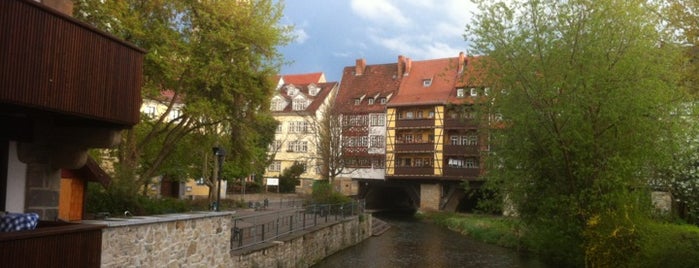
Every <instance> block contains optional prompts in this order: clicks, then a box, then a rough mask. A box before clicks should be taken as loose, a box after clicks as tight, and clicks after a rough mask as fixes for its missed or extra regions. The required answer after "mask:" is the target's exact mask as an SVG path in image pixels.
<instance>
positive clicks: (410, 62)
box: [403, 57, 413, 76]
mask: <svg viewBox="0 0 699 268" xmlns="http://www.w3.org/2000/svg"><path fill="white" fill-rule="evenodd" d="M412 67H413V60H412V59H410V58H408V57H406V58H405V72H403V76H408V74H410V69H411V68H412Z"/></svg>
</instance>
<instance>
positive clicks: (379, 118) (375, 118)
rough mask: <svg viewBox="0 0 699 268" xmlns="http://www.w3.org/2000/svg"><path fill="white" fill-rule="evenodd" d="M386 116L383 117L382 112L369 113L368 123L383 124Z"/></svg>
mask: <svg viewBox="0 0 699 268" xmlns="http://www.w3.org/2000/svg"><path fill="white" fill-rule="evenodd" d="M385 121H386V118H385V117H384V114H370V115H369V123H370V124H371V125H372V126H383V125H384V124H385V123H386V122H385Z"/></svg>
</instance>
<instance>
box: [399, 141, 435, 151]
mask: <svg viewBox="0 0 699 268" xmlns="http://www.w3.org/2000/svg"><path fill="white" fill-rule="evenodd" d="M395 150H396V152H434V143H432V142H426V143H396V149H395Z"/></svg>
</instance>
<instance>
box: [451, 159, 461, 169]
mask: <svg viewBox="0 0 699 268" xmlns="http://www.w3.org/2000/svg"><path fill="white" fill-rule="evenodd" d="M449 167H452V168H462V167H464V160H463V159H454V158H449Z"/></svg>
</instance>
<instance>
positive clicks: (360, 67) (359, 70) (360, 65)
mask: <svg viewBox="0 0 699 268" xmlns="http://www.w3.org/2000/svg"><path fill="white" fill-rule="evenodd" d="M365 68H366V60H365V59H357V63H356V65H355V66H354V75H355V76H358V75H363V74H364V69H365Z"/></svg>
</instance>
